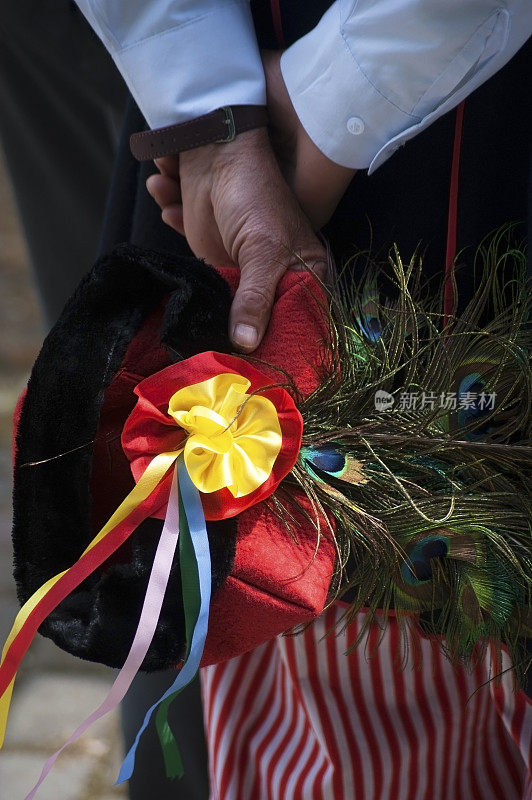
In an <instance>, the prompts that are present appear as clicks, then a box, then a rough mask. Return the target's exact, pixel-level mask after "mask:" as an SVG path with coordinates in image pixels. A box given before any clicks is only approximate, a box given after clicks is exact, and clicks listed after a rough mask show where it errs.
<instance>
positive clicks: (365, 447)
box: [275, 228, 532, 675]
mask: <svg viewBox="0 0 532 800" xmlns="http://www.w3.org/2000/svg"><path fill="white" fill-rule="evenodd" d="M512 236H513V231H512V229H511V228H508V229H506V230H504V231H500V232H498V233H497V234H496V235H495V236H493V237H492V239H491V241H489V242H487V243H485V244H484V245H483V246H482V247H481V248H480V249H479V252H478V256H477V259H476V262H475V269H476V270H477V272H478V274H479V280H478V290H477V291H476V293H475V295H474V297H473V298H472V299H471V301H470V302H469V303H468V305H467V306H466V307H465V308H464V310H463V311H462V312H461V313H460V314H459V315H458V314H455V315H454V316H453V317H452V318H451V319H449V320H447V322H446V326H445V327H444V328H443V329H442V324H443V319H442V315H441V295H439V296H435V295H434V293H432V295H429V293H428V291H427V288H426V286H425V285H424V284H423V280H422V263H421V258H420V257H419V255H418V254H415V256H414V257H413V258H412V260H411V262H410V263H409V264H407V265H404V264H403V262H402V260H401V257H400V255H399V253H398V252H397V251H396V250H394V251H393V252H392V254H391V256H390V259H389V264H388V266H387V268H382V270H381V272H380V273H378V272H376V271H375V270H373V271H372V272H371V273H368V277H367V278H363V279H362V281H361V284H360V285H358V286H356V287H354V288H351V289H349V288H348V289H347V290H346V289H345V288H344V287H342V286H340V285H339V286H337V287H335V289H334V291H333V292H332V295H331V311H330V329H331V335H330V341H328V342H327V343H324V357H323V368H322V373H321V374H320V385H319V388H318V389H316V391H315V392H314V393H313V394H312V395H311V396H310V397H308V398H307V399H306V400H304V401H303V402H302V403H301V404H300V410H301V413H302V415H303V419H304V434H303V443H302V448H301V452H300V456H299V460H298V463H297V464H296V466H295V468H294V470H293V471H292V475H291V480H292V481H293V482H294V483H296V484H297V485H299V486H300V487H302V488H303V489H304V490H305V492H306V493H307V495H308V497H309V499H310V500H311V503H312V506H313V508H314V509H315V510H316V511H317V512H319V513H320V514H321V517H322V519H326V520H328V521H329V523H328V527H329V532H330V534H331V535H332V534H333V533H334V538H335V542H336V546H337V552H338V563H337V570H336V574H335V579H334V581H333V584H332V587H331V598H335V597H339V596H343V597H344V598H347V599H348V601H349V608H348V610H347V611H346V614H345V617H344V624H348V623H349V621H350V620H351V619H352V618H353V616H354V614H356V613H357V612H358V611H359V610H360V609H361V608H363V607H365V608H367V609H368V610H369V614H367V616H366V618H365V619H366V626H369V624H370V622H371V620H372V619H374V618H375V617H376V615H379V620H380V624H381V625H382V619H383V616H382V614H380V612H379V609H384V610H387V609H389V608H391V607H393V608H394V609H395V614H396V616H397V618H398V619H399V621H400V622H401V623H402V624H403V625H409V624H412V621H413V620H415V619H418V620H419V621H420V624H423V626H424V627H425V628H426V629H427V631H428V632H430V633H431V634H433V635H438V636H440V637H441V639H442V642H443V643H444V647H445V651H446V653H447V654H448V655H449V657H451V658H456V659H466V660H468V661H469V662H470V663H473V662H474V661H475V659H476V658H480V657H482V654H483V651H484V648H485V647H486V645H487V643H488V642H490V641H491V642H493V641H495V642H497V643H498V644H499V646H500V645H505V646H506V647H508V649H509V651H510V653H511V656H512V659H513V663H514V665H515V667H516V672H517V673H519V674H521V675H522V674H523V670H524V662H523V660H522V659H523V656H522V634H527V633H529V632H530V630H531V619H532V613H531V611H530V607H531V597H532V547H531V514H530V510H531V509H530V505H531V503H530V499H531V498H530V489H531V486H532V481H531V480H530V466H531V452H532V451H531V448H530V446H529V444H530V425H531V414H530V410H531V407H532V372H531V368H530V358H529V356H530V344H531V342H530V334H529V330H528V328H527V322H528V319H529V299H530V296H529V294H528V293H527V283H526V272H525V264H526V259H525V254H524V250H523V248H522V247H514V246H512V245H511V241H512ZM378 287H381V293H382V294H384V291H383V288H382V287H387V294H386V296H384V297H380V296H379V291H378ZM309 302H317V301H316V300H315V298H312V297H310V295H309ZM377 398H379V399H378V400H377ZM288 495H289V491H288V492H287V493H286V496H285V497H284V498H283V495H282V493H278V494H277V496H276V498H275V503H276V504H277V505H278V507H279V509H280V512H282V514H283V515H284V518H285V519H286V518H289V516H290V513H289V505H290V498H289V496H288ZM319 535H326V532H325V531H324V530H323V529H321V532H320V533H319ZM327 535H328V534H327ZM363 635H364V630H363V631H361V633H360V636H359V640H360V639H361V638H362V636H363ZM359 640H358V641H359Z"/></svg>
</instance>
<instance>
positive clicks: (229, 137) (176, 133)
mask: <svg viewBox="0 0 532 800" xmlns="http://www.w3.org/2000/svg"><path fill="white" fill-rule="evenodd" d="M267 124H268V113H267V110H266V106H260V105H236V106H224V107H223V108H217V109H216V110H215V111H211V112H210V113H208V114H204V115H203V116H201V117H196V118H194V119H191V120H188V121H187V122H182V123H179V124H177V125H169V126H167V127H164V128H156V129H154V130H151V131H141V132H139V133H134V134H133V135H132V136H131V137H130V148H131V152H132V153H133V155H134V156H135V158H136V159H137V160H138V161H150V160H155V159H156V158H163V157H165V156H175V155H177V154H178V153H183V152H186V151H188V150H195V149H197V148H198V147H202V146H204V145H207V144H225V143H230V142H231V141H233V140H234V139H235V138H236V136H238V135H240V134H242V133H244V132H246V131H249V130H253V129H255V128H261V127H264V128H265V127H266V126H267Z"/></svg>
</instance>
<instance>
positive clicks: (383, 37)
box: [281, 0, 532, 172]
mask: <svg viewBox="0 0 532 800" xmlns="http://www.w3.org/2000/svg"><path fill="white" fill-rule="evenodd" d="M531 34H532V4H531V3H530V0H505V1H504V2H497V0H381V1H380V2H378V3H376V2H374V0H358V2H354V0H350V1H349V2H347V1H346V0H336V2H335V3H334V4H333V5H332V6H331V8H330V9H329V10H328V11H327V12H326V14H325V15H324V16H323V18H322V19H321V21H320V23H319V24H318V25H317V26H316V27H315V28H314V29H313V30H312V31H311V32H310V33H309V34H308V35H307V36H305V37H303V38H302V39H300V40H299V41H297V42H295V44H293V45H292V46H291V47H290V48H288V50H287V51H286V52H285V53H284V54H283V57H282V59H281V69H282V73H283V77H284V80H285V83H286V86H287V89H288V93H289V95H290V98H291V100H292V103H293V105H294V108H295V110H296V112H297V114H298V117H299V119H300V122H301V124H302V126H303V127H304V128H305V130H306V131H307V133H308V134H309V136H310V137H311V139H312V140H313V142H314V143H315V144H316V146H317V147H318V148H319V149H320V150H321V151H322V152H323V153H324V154H325V155H327V156H328V157H329V158H330V159H332V160H333V161H335V162H336V163H338V164H341V165H343V166H345V167H353V168H357V169H362V168H368V167H369V170H370V172H371V171H373V170H375V169H376V168H377V167H378V166H380V165H381V164H382V163H383V162H384V161H385V160H386V159H387V158H389V156H390V155H391V154H392V153H393V152H394V151H395V150H397V148H398V147H400V146H401V145H402V144H404V143H405V142H406V141H407V140H408V139H411V138H412V137H414V136H415V135H417V134H418V133H420V132H421V131H422V130H424V129H425V128H427V127H428V126H429V125H431V124H432V122H434V121H435V120H436V119H437V118H438V117H440V116H441V115H442V114H444V113H445V112H447V111H449V110H450V109H451V108H453V107H454V106H456V105H457V104H458V103H459V102H460V101H461V100H463V99H464V98H465V97H467V96H468V95H469V94H470V93H471V92H472V91H473V90H474V89H475V88H477V87H478V86H480V85H481V84H482V83H483V82H484V81H486V80H487V79H488V78H489V77H491V75H493V74H494V73H495V72H497V71H498V70H499V69H500V68H501V67H502V66H503V65H504V64H505V63H506V62H507V61H509V60H510V58H511V57H512V56H513V55H514V53H515V52H516V51H517V50H518V49H519V48H520V47H521V46H522V45H523V44H524V42H525V41H526V40H527V38H528V37H529V36H530V35H531Z"/></svg>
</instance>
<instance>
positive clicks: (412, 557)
mask: <svg viewBox="0 0 532 800" xmlns="http://www.w3.org/2000/svg"><path fill="white" fill-rule="evenodd" d="M449 550H450V547H449V540H448V539H447V537H446V536H442V535H441V534H437V535H431V536H427V537H425V538H424V539H421V540H420V541H417V542H416V543H415V545H414V546H413V547H412V549H411V550H410V552H409V553H408V556H407V558H406V560H405V562H404V563H403V564H402V566H401V576H402V578H403V580H404V582H405V583H406V584H407V585H408V586H416V585H417V584H419V583H424V582H425V581H428V580H430V579H431V578H432V564H431V559H433V558H446V557H447V556H448V555H449Z"/></svg>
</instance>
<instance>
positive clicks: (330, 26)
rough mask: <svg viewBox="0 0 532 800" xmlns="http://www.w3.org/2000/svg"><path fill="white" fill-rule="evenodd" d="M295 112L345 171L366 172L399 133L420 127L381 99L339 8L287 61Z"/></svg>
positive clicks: (295, 47) (283, 62) (283, 66)
mask: <svg viewBox="0 0 532 800" xmlns="http://www.w3.org/2000/svg"><path fill="white" fill-rule="evenodd" d="M281 71H282V74H283V78H284V81H285V83H286V87H287V90H288V93H289V95H290V98H291V100H292V103H293V106H294V109H295V111H296V113H297V115H298V117H299V119H300V121H301V124H302V125H303V127H304V128H305V130H306V132H307V133H308V135H309V136H310V138H311V139H312V141H313V142H314V144H315V145H316V146H317V147H318V148H319V149H320V150H321V151H322V153H324V154H325V155H326V156H327V157H328V158H330V159H331V161H334V162H336V163H337V164H340V165H341V166H343V167H349V168H352V169H366V168H367V167H369V165H370V164H371V162H372V160H373V158H374V156H375V154H376V153H377V152H379V150H380V149H381V148H382V147H383V146H384V145H385V144H386V143H387V142H388V140H389V139H390V138H391V137H392V136H393V135H394V134H395V133H397V132H398V131H400V130H403V129H405V128H409V127H410V126H412V125H415V124H416V123H418V122H419V121H420V119H421V118H420V117H417V116H413V115H411V114H408V113H406V112H405V111H402V110H401V109H400V108H398V107H397V106H396V105H394V104H393V103H392V102H390V101H389V100H388V99H387V98H386V97H384V95H383V94H381V93H380V92H379V91H378V90H377V89H376V88H375V86H374V85H373V84H372V83H371V81H370V80H369V79H368V78H367V77H366V75H365V74H364V73H363V71H362V70H361V68H360V67H359V65H358V64H357V62H356V60H355V59H354V58H353V55H352V54H351V52H350V51H349V48H348V45H347V43H346V41H345V40H344V37H343V36H342V31H341V19H340V11H339V4H338V3H335V4H334V5H333V6H331V8H329V10H328V11H327V12H326V13H325V14H324V16H323V17H322V18H321V20H320V22H319V23H318V25H317V26H316V27H315V28H313V30H312V31H310V33H308V34H307V35H306V36H304V37H303V38H302V39H299V40H298V41H297V42H295V44H293V45H292V46H291V47H289V48H288V49H287V50H286V51H285V52H284V53H283V55H282V57H281Z"/></svg>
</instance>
